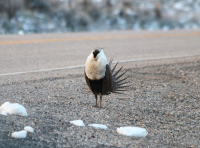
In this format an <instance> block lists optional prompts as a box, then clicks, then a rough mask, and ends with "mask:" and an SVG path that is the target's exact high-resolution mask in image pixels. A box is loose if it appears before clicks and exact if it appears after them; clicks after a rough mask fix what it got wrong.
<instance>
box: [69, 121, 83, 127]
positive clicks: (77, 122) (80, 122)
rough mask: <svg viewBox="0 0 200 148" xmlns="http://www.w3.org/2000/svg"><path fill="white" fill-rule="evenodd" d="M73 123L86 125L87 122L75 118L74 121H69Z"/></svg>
mask: <svg viewBox="0 0 200 148" xmlns="http://www.w3.org/2000/svg"><path fill="white" fill-rule="evenodd" d="M69 122H70V123H71V124H74V125H76V126H85V124H84V123H83V121H82V120H73V121H69Z"/></svg>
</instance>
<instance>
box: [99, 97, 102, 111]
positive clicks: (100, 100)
mask: <svg viewBox="0 0 200 148" xmlns="http://www.w3.org/2000/svg"><path fill="white" fill-rule="evenodd" d="M99 98H100V101H99V107H100V108H101V102H102V96H101V93H99Z"/></svg>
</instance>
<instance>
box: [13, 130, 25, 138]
mask: <svg viewBox="0 0 200 148" xmlns="http://www.w3.org/2000/svg"><path fill="white" fill-rule="evenodd" d="M26 134H27V131H25V130H22V131H19V132H14V133H12V137H13V138H26Z"/></svg>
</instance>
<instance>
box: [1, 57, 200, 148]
mask: <svg viewBox="0 0 200 148" xmlns="http://www.w3.org/2000/svg"><path fill="white" fill-rule="evenodd" d="M63 71H65V70H63ZM81 71H82V70H81ZM49 73H50V72H49ZM57 73H59V71H57ZM28 75H31V74H28ZM32 75H37V74H36V73H35V74H32ZM127 75H131V78H130V80H131V82H130V83H131V87H130V88H129V89H128V92H127V94H128V95H117V94H112V95H110V96H104V97H103V101H102V108H101V109H99V108H95V107H93V105H94V103H95V99H94V96H93V95H92V93H91V92H90V91H89V89H88V87H87V85H86V83H85V80H84V76H83V73H76V74H73V73H71V74H66V75H63V76H60V75H54V76H51V77H46V78H41V79H35V80H27V79H24V80H20V81H12V82H10V81H5V80H6V78H4V77H1V80H2V79H4V81H3V82H1V83H0V100H1V101H0V105H1V104H3V103H4V102H6V101H9V102H11V103H19V104H21V105H23V106H24V107H25V108H26V109H27V113H28V117H21V116H15V115H8V116H4V115H0V116H1V120H0V126H1V127H2V128H1V129H0V147H1V148H3V147H20V148H26V147H30V148H31V147H34V148H36V147H40V148H41V147H200V142H199V141H200V140H199V137H200V124H199V121H200V114H199V113H200V100H199V98H200V61H197V62H188V63H177V64H163V65H156V66H146V67H137V68H131V69H129V72H128V73H127ZM79 119H80V120H82V121H83V122H84V123H85V125H86V126H85V127H78V126H75V125H72V124H70V123H69V121H72V120H79ZM93 123H96V124H104V125H106V126H107V127H108V129H107V130H103V129H96V128H93V127H89V126H88V124H93ZM25 126H31V127H33V129H34V133H30V132H28V133H27V137H26V138H25V139H15V138H12V136H11V134H12V133H13V132H15V131H20V130H22V129H23V128H24V127H25ZM123 126H136V127H142V128H145V129H146V130H147V131H148V135H147V136H146V137H145V138H135V137H128V136H123V135H119V134H118V133H117V128H118V127H123Z"/></svg>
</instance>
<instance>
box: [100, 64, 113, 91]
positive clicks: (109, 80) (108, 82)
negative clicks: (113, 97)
mask: <svg viewBox="0 0 200 148" xmlns="http://www.w3.org/2000/svg"><path fill="white" fill-rule="evenodd" d="M112 85H113V75H112V71H111V69H110V66H109V65H108V64H107V65H106V73H105V77H104V78H103V84H102V95H108V94H110V92H111V90H112Z"/></svg>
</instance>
